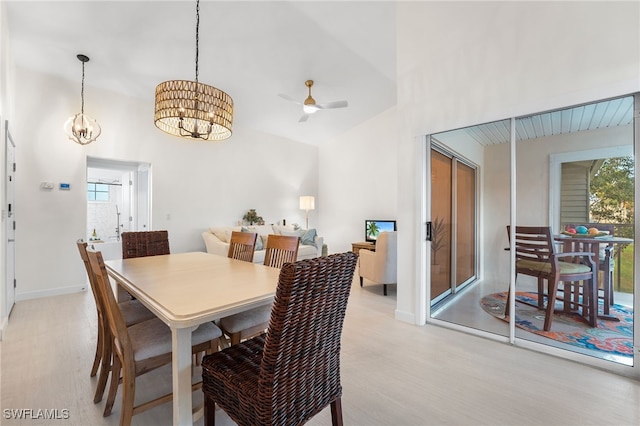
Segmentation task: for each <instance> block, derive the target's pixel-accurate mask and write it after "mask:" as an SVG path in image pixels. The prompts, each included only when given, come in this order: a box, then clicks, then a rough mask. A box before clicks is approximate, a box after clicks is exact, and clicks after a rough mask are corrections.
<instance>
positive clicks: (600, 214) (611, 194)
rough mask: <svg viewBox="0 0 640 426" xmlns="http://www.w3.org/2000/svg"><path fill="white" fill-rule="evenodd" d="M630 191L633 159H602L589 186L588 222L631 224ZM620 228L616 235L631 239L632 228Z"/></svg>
mask: <svg viewBox="0 0 640 426" xmlns="http://www.w3.org/2000/svg"><path fill="white" fill-rule="evenodd" d="M633 191H634V167H633V157H620V158H607V159H605V160H604V162H603V163H602V166H600V168H599V169H598V171H597V172H596V174H595V176H593V178H592V179H591V183H590V191H589V192H590V200H589V202H590V215H591V220H592V221H594V222H602V223H617V224H632V223H633V211H634V207H635V203H634V197H633ZM620 228H621V229H620V231H619V232H616V235H618V236H620V237H627V238H633V227H620ZM627 233H629V234H630V235H626V234H627Z"/></svg>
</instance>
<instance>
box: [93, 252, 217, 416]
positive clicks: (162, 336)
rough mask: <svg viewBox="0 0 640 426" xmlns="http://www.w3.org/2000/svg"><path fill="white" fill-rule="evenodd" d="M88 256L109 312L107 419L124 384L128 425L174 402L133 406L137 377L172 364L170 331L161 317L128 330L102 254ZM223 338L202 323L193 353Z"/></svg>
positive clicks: (166, 397) (193, 338)
mask: <svg viewBox="0 0 640 426" xmlns="http://www.w3.org/2000/svg"><path fill="white" fill-rule="evenodd" d="M87 256H88V257H89V264H90V265H91V271H92V272H93V274H94V278H95V282H96V284H97V285H96V287H97V289H98V293H99V294H100V297H101V298H102V301H103V305H104V308H105V311H106V320H107V321H106V322H107V324H108V328H107V329H106V330H107V332H108V335H105V344H106V346H107V348H108V351H107V352H108V356H109V357H112V359H113V365H112V367H111V383H110V385H109V394H108V396H107V402H106V404H105V408H104V416H105V417H106V416H108V415H110V414H111V410H112V408H113V404H114V402H115V398H116V394H117V391H118V387H119V385H120V382H122V407H121V408H120V426H129V425H130V424H131V418H132V417H133V416H134V415H135V414H139V413H141V412H143V411H146V410H149V409H151V408H153V407H156V406H158V405H160V404H163V403H165V402H168V401H171V400H172V399H173V394H171V393H170V394H167V395H163V396H160V397H158V398H155V399H153V400H151V401H148V402H144V403H142V404H139V405H137V406H134V402H135V392H136V377H138V376H140V375H142V374H145V373H148V372H149V371H152V370H155V369H156V368H159V367H162V366H164V365H166V364H170V363H171V347H172V343H171V339H172V336H171V329H170V328H169V327H168V326H167V325H166V324H165V323H163V322H162V321H161V320H160V319H158V318H154V319H150V320H147V321H143V322H141V323H138V324H135V325H132V326H130V327H127V326H126V324H125V322H124V318H123V315H122V312H121V311H120V307H119V305H118V303H117V302H116V299H115V295H114V294H113V290H112V288H111V285H110V284H109V275H108V274H107V270H106V267H105V265H104V261H103V259H102V253H100V252H95V251H88V252H87ZM221 335H222V332H221V331H220V329H219V328H218V327H217V326H216V325H215V324H213V323H205V324H201V325H200V326H199V327H198V328H196V329H195V330H193V332H192V333H191V345H192V353H193V354H199V353H201V352H206V353H213V352H215V351H217V350H218V345H219V338H220V336H221ZM121 373H122V376H121ZM199 387H201V382H200V383H197V384H195V385H193V386H192V388H193V390H195V389H198V388H199Z"/></svg>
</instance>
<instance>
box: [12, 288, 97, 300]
mask: <svg viewBox="0 0 640 426" xmlns="http://www.w3.org/2000/svg"><path fill="white" fill-rule="evenodd" d="M86 290H87V286H86V285H79V286H73V287H58V288H51V289H47V290H38V291H29V292H25V293H16V302H21V301H23V300H31V299H41V298H43V297H50V296H60V295H63V294H71V293H80V292H81V291H86Z"/></svg>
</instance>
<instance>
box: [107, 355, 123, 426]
mask: <svg viewBox="0 0 640 426" xmlns="http://www.w3.org/2000/svg"><path fill="white" fill-rule="evenodd" d="M120 369H121V365H120V358H118V356H117V355H115V354H114V355H113V364H112V366H111V383H110V385H109V394H108V395H107V403H106V404H105V406H104V413H103V417H107V416H109V415H111V409H112V408H113V403H114V402H115V400H116V394H117V393H118V385H119V384H120Z"/></svg>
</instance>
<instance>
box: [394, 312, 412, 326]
mask: <svg viewBox="0 0 640 426" xmlns="http://www.w3.org/2000/svg"><path fill="white" fill-rule="evenodd" d="M395 315H396V319H397V320H399V321H404V322H408V323H409V324H415V323H416V316H415V314H414V313H412V312H406V311H401V310H399V309H396V312H395Z"/></svg>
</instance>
